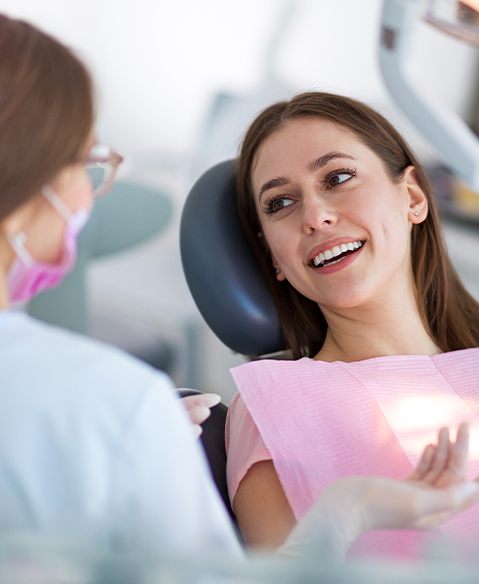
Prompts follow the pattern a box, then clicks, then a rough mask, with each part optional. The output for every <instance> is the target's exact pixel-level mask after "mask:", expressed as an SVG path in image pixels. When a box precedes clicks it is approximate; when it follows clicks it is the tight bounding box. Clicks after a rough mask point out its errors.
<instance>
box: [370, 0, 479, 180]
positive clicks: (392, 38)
mask: <svg viewBox="0 0 479 584" xmlns="http://www.w3.org/2000/svg"><path fill="white" fill-rule="evenodd" d="M420 18H422V19H424V20H425V21H426V22H428V23H430V24H432V25H433V26H435V27H436V28H438V29H440V30H441V31H443V32H446V33H448V34H450V35H452V36H455V37H457V38H460V39H462V40H464V41H466V42H469V43H472V44H474V45H476V46H479V0H463V1H462V2H456V1H454V0H429V1H426V0H384V2H383V13H382V22H381V36H380V49H379V62H380V68H381V73H382V76H383V79H384V82H385V84H386V87H387V88H388V90H389V92H390V94H391V96H392V97H393V99H394V100H395V102H396V103H397V104H398V105H399V107H400V108H401V109H402V110H403V112H404V113H405V114H406V115H407V116H408V117H409V119H410V120H411V121H412V122H413V123H414V125H415V126H416V127H417V128H418V129H419V130H420V131H421V132H422V133H423V134H424V135H425V136H426V138H427V139H428V140H429V141H430V142H431V144H433V145H434V146H435V148H436V149H437V151H438V153H439V154H440V156H441V158H442V159H443V162H444V163H445V164H446V166H448V167H449V169H450V170H451V171H452V172H453V173H454V174H456V175H457V176H458V177H459V178H460V179H462V180H463V181H464V182H466V183H467V184H468V185H469V186H470V187H471V188H472V189H473V190H474V191H479V140H478V138H477V137H476V136H475V135H474V133H473V132H472V131H471V130H470V129H469V128H468V127H467V125H466V123H465V122H464V121H463V120H462V119H461V118H460V117H459V116H458V115H456V114H455V113H454V112H452V111H449V110H448V109H447V108H445V107H443V106H442V105H441V104H439V103H434V102H432V101H431V99H430V97H429V96H428V97H427V98H426V96H424V95H422V94H421V92H419V91H418V90H417V89H416V88H415V87H414V86H413V84H412V83H411V82H410V80H409V79H408V64H409V63H411V62H412V61H413V56H411V48H412V42H411V37H412V35H413V30H414V24H415V23H416V22H417V21H418V20H419V19H420Z"/></svg>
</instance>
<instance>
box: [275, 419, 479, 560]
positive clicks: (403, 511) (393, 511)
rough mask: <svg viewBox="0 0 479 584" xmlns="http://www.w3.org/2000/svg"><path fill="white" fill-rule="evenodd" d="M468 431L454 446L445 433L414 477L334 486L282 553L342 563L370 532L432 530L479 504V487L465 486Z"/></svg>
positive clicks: (427, 451)
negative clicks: (317, 556) (321, 555)
mask: <svg viewBox="0 0 479 584" xmlns="http://www.w3.org/2000/svg"><path fill="white" fill-rule="evenodd" d="M468 443H469V428H468V426H467V424H462V425H461V426H460V427H459V430H458V433H457V438H456V441H455V443H454V444H451V443H450V440H449V433H448V431H447V429H441V430H440V432H439V436H438V443H437V445H428V446H427V447H426V448H425V449H424V452H423V455H422V457H421V460H420V462H419V464H418V466H417V468H416V470H415V472H414V473H413V475H412V476H411V477H409V478H408V479H405V480H402V481H400V480H392V479H386V478H376V477H349V478H345V479H340V480H338V481H335V482H334V483H332V484H331V485H330V486H329V487H328V488H327V489H325V491H323V493H322V494H321V496H320V497H319V498H318V499H317V501H316V502H315V504H314V505H313V506H312V507H311V509H310V510H309V511H308V513H307V514H306V515H305V516H304V517H303V519H302V520H301V521H300V522H299V523H298V524H297V525H296V527H295V528H294V529H293V531H292V532H291V534H290V536H289V537H288V539H287V540H286V542H285V543H284V544H283V545H282V546H281V547H280V548H279V550H278V552H279V553H280V554H281V555H284V556H289V557H291V556H292V557H303V556H305V555H311V554H312V553H317V551H318V549H321V550H322V551H323V553H324V554H325V557H329V558H330V559H334V560H336V561H337V560H343V559H344V557H345V554H346V552H347V550H348V549H349V547H350V545H351V544H352V543H353V542H354V541H355V540H356V538H357V537H358V536H359V535H361V533H363V532H364V531H367V530H368V529H394V528H403V529H411V528H431V527H436V526H438V525H440V524H441V523H442V522H443V521H445V520H446V519H448V518H449V517H450V516H452V515H454V514H455V513H458V512H459V511H461V510H463V509H465V508H466V507H468V506H469V505H472V504H473V503H474V502H475V501H477V500H478V499H479V482H478V480H475V481H467V480H466V478H465V476H466V466H467V458H468Z"/></svg>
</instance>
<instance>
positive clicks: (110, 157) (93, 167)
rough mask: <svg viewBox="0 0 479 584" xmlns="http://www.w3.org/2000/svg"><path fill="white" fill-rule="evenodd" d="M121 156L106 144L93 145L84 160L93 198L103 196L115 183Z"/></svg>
mask: <svg viewBox="0 0 479 584" xmlns="http://www.w3.org/2000/svg"><path fill="white" fill-rule="evenodd" d="M122 162H123V156H122V155H121V154H118V152H115V151H114V150H113V149H112V148H111V147H110V146H108V145H107V144H95V145H94V146H93V147H92V149H91V150H90V152H89V154H88V157H87V159H86V163H85V166H86V171H87V173H88V176H89V178H90V181H91V184H92V188H93V194H94V196H95V197H101V196H102V195H104V194H105V193H106V192H107V191H108V190H109V189H110V188H111V186H112V185H113V182H114V181H115V177H116V173H117V171H118V167H119V166H120V164H121V163H122Z"/></svg>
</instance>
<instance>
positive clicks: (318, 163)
mask: <svg viewBox="0 0 479 584" xmlns="http://www.w3.org/2000/svg"><path fill="white" fill-rule="evenodd" d="M335 158H349V159H350V160H356V158H354V156H351V155H350V154H346V153H344V152H336V151H334V152H328V153H327V154H323V156H320V157H319V158H316V160H313V162H311V164H310V165H309V169H310V170H318V169H319V168H321V167H323V166H325V165H326V164H328V162H329V161H330V160H334V159H335Z"/></svg>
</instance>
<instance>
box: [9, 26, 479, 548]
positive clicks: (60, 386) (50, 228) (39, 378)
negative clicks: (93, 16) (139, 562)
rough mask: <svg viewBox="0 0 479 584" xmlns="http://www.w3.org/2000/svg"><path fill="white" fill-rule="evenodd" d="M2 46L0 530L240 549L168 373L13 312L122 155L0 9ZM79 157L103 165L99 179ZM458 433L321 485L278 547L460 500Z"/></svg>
mask: <svg viewBox="0 0 479 584" xmlns="http://www.w3.org/2000/svg"><path fill="white" fill-rule="evenodd" d="M0 55H1V56H2V58H1V60H0V355H1V362H2V366H1V367H0V535H2V536H3V535H8V534H12V533H13V534H22V533H27V534H30V533H32V532H33V533H35V534H38V535H40V536H42V537H45V538H46V539H47V540H49V541H57V540H60V541H62V542H65V541H71V543H72V544H75V543H80V544H81V543H87V544H88V545H89V546H91V547H92V548H93V549H95V550H96V551H100V550H111V549H114V550H115V551H121V550H125V551H128V552H129V553H132V552H134V551H135V550H141V551H145V550H150V551H155V550H156V551H161V553H169V552H170V553H174V554H182V553H192V552H196V553H198V552H208V553H216V554H222V555H224V554H231V555H232V557H234V556H241V555H242V551H241V548H240V546H239V544H238V541H237V539H236V537H235V535H234V532H233V529H232V528H231V525H230V523H229V519H228V518H227V515H226V513H225V510H224V508H223V506H222V503H221V500H220V498H219V496H218V494H217V492H216V490H215V487H214V486H213V483H212V480H211V477H210V474H209V472H208V469H207V465H206V462H205V458H204V455H203V453H202V452H201V450H200V447H199V444H198V441H197V440H196V438H195V433H194V432H193V430H192V425H191V423H190V421H189V420H188V417H187V416H186V414H185V411H184V409H183V408H182V407H181V405H180V401H179V400H178V399H177V397H176V394H175V392H174V388H173V386H172V384H171V381H170V380H169V379H168V378H167V377H166V376H165V375H163V374H162V373H160V372H158V371H156V370H154V369H152V368H150V367H149V366H147V365H145V364H143V363H141V362H139V361H137V360H135V359H133V358H132V357H130V356H128V355H126V354H124V353H123V352H121V351H119V350H117V349H115V348H113V347H108V346H106V345H103V344H101V343H98V342H96V341H93V340H91V339H87V338H84V337H81V336H78V335H75V334H72V333H70V332H67V331H65V330H62V329H59V328H55V327H52V326H49V325H46V324H44V323H41V322H38V321H36V320H35V319H33V318H31V317H30V316H29V315H27V314H25V313H23V312H20V311H17V310H15V309H12V304H14V303H16V302H17V301H27V300H29V299H30V298H32V297H33V296H34V295H35V294H38V293H39V292H41V291H42V290H45V289H47V288H49V287H51V286H54V285H56V284H58V283H59V282H60V281H61V280H62V278H63V277H64V275H65V274H66V273H67V272H68V270H70V269H71V267H72V266H73V264H74V262H75V257H76V240H77V236H78V233H79V232H80V230H81V228H82V227H83V226H84V225H85V222H86V221H87V220H88V216H89V214H90V212H91V209H92V206H93V204H94V199H95V196H99V195H102V194H104V193H105V192H106V191H107V190H108V187H109V186H110V184H111V182H112V181H113V178H114V174H115V170H116V168H117V167H118V165H119V164H120V162H121V156H120V155H119V154H118V153H116V152H114V151H113V150H112V149H111V148H110V147H108V146H106V145H104V144H101V143H98V142H97V141H96V139H95V137H94V133H93V124H94V111H93V99H92V84H91V80H90V76H89V74H88V72H87V71H86V69H85V67H84V66H83V65H82V63H81V62H80V61H79V60H78V59H77V58H76V57H75V56H74V55H73V54H72V53H71V52H70V51H69V50H68V49H67V48H66V47H65V46H64V45H62V44H61V43H59V42H58V41H56V40H55V39H53V38H52V37H50V36H49V35H47V34H45V33H43V32H42V31H40V30H38V29H37V28H35V27H34V26H32V25H30V24H28V23H26V22H23V21H20V20H14V19H11V18H8V17H6V16H2V15H0ZM92 165H93V166H94V167H96V168H97V169H98V170H99V169H103V170H104V176H103V181H102V182H100V183H99V184H95V185H93V184H92V182H91V181H90V179H89V175H88V174H87V167H89V166H92ZM443 434H444V432H443ZM467 442H468V429H467V427H466V426H462V427H461V428H460V429H459V433H458V437H457V440H456V441H455V443H454V444H452V443H449V441H448V440H447V441H446V440H444V439H443V438H440V440H439V443H438V445H437V447H436V448H433V447H429V448H428V449H426V451H425V454H424V457H423V459H422V460H421V462H420V464H419V466H418V468H417V469H416V474H414V475H413V476H412V477H411V478H410V480H407V481H393V480H388V479H368V478H354V477H353V478H351V479H348V478H345V479H343V480H341V481H339V482H337V483H336V484H333V485H331V487H330V489H329V490H327V492H325V494H324V495H323V497H322V498H320V500H318V502H317V504H315V505H313V506H312V509H311V511H310V513H309V514H307V515H306V516H305V519H304V520H303V521H302V522H300V523H299V524H298V526H297V528H296V529H295V530H294V531H293V534H292V536H291V537H290V538H289V540H288V541H287V543H286V544H285V546H284V548H283V550H282V551H283V553H284V554H285V555H301V553H302V550H304V549H305V546H307V544H308V542H309V540H310V538H311V537H312V536H313V534H314V532H315V530H316V526H317V525H318V524H320V525H322V527H323V528H324V529H325V530H326V532H327V533H328V534H330V536H331V537H330V539H331V542H332V545H333V547H334V550H335V551H336V552H337V555H338V557H340V556H341V555H342V554H343V553H344V551H345V550H346V549H347V547H348V546H349V545H350V543H351V542H352V541H354V539H355V538H356V537H357V536H358V534H360V533H362V531H364V530H366V529H371V528H375V527H380V526H384V525H387V526H388V527H401V528H402V527H412V526H421V525H425V524H427V523H428V522H431V521H432V522H435V521H438V520H440V518H441V517H443V516H444V514H446V515H449V514H454V513H456V512H458V511H459V510H461V509H463V508H464V507H465V506H467V505H470V504H472V503H473V502H474V501H475V500H477V498H478V496H479V488H478V484H477V483H476V482H469V481H466V480H465V479H464V469H465V466H466V464H467V452H468V445H467ZM446 452H447V453H449V456H444V455H445V453H446ZM453 466H454V467H455V468H456V469H458V475H457V477H456V478H455V479H454V480H453V481H447V484H445V485H444V486H443V487H442V488H438V487H437V486H432V485H430V483H429V480H428V477H429V473H430V472H431V471H432V470H433V469H434V471H435V472H436V471H437V472H439V473H440V474H441V473H442V474H444V475H448V474H450V471H451V468H452V467H453Z"/></svg>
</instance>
